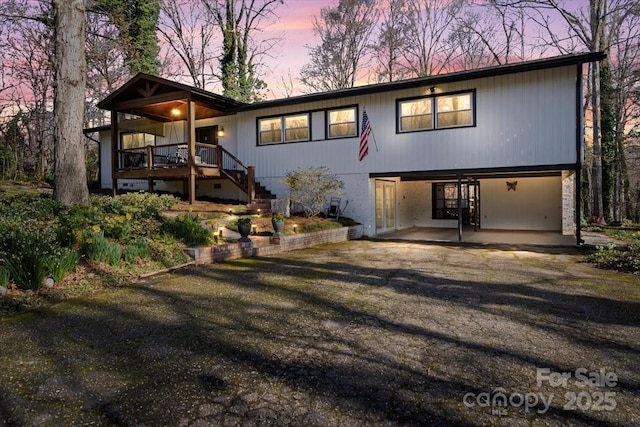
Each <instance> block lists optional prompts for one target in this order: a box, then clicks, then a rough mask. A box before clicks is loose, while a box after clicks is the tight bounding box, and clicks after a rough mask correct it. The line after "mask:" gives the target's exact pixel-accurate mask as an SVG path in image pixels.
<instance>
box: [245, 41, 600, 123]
mask: <svg viewBox="0 0 640 427" xmlns="http://www.w3.org/2000/svg"><path fill="white" fill-rule="evenodd" d="M604 58H606V55H605V54H604V53H602V52H589V53H575V54H568V55H562V56H554V57H551V58H542V59H536V60H533V61H526V62H518V63H513V64H505V65H497V66H492V67H486V68H478V69H475V70H467V71H457V72H453V73H447V74H438V75H434V76H428V77H418V78H414V79H409V80H398V81H395V82H388V83H378V84H372V85H367V86H358V87H353V88H349V89H341V90H334V91H329V92H320V93H313V94H308V95H300V96H293V97H290V98H282V99H275V100H271V101H263V102H256V103H253V104H244V105H242V106H241V107H239V108H238V109H237V110H236V111H249V110H257V109H261V108H269V107H280V106H286V105H294V104H301V103H305V102H314V101H323V100H328V99H336V98H345V97H349V96H358V95H367V94H372V93H381V92H388V91H392V90H402V89H411V88H416V87H424V86H437V85H439V84H444V83H452V82H458V81H462V80H472V79H478V78H484V77H493V76H501V75H506V74H514V73H522V72H527V71H535V70H543V69H546V68H557V67H564V66H567V65H578V64H585V63H589V62H596V61H601V60H602V59H604Z"/></svg>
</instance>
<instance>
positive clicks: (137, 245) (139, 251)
mask: <svg viewBox="0 0 640 427" xmlns="http://www.w3.org/2000/svg"><path fill="white" fill-rule="evenodd" d="M123 256H124V260H125V261H126V262H128V263H131V262H134V261H135V260H136V259H138V258H141V259H146V258H149V257H151V246H150V245H149V242H147V241H146V240H143V239H136V240H134V241H133V243H132V244H130V245H127V246H126V247H125V248H124V253H123Z"/></svg>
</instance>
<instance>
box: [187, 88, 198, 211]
mask: <svg viewBox="0 0 640 427" xmlns="http://www.w3.org/2000/svg"><path fill="white" fill-rule="evenodd" d="M187 128H188V129H189V138H188V140H187V144H188V145H189V204H190V205H192V204H193V203H194V202H195V201H196V164H195V161H196V104H195V102H193V101H191V100H189V102H188V103H187Z"/></svg>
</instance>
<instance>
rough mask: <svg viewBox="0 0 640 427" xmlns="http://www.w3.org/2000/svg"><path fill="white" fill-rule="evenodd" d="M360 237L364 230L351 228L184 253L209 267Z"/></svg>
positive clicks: (231, 244)
mask: <svg viewBox="0 0 640 427" xmlns="http://www.w3.org/2000/svg"><path fill="white" fill-rule="evenodd" d="M363 235H364V226H362V225H355V226H352V227H341V228H332V229H329V230H320V231H313V232H310V233H301V234H292V235H286V236H283V237H271V238H269V239H268V241H266V240H265V239H263V238H253V240H252V241H251V242H246V243H242V242H236V243H227V244H225V245H213V246H200V247H196V248H188V249H186V252H187V254H188V255H189V256H190V257H191V258H193V260H194V261H195V262H196V263H197V264H211V263H214V262H221V261H224V260H227V259H236V258H247V257H251V256H266V255H274V254H278V253H280V252H286V251H293V250H298V249H305V248H310V247H313V246H316V245H322V244H327V243H338V242H345V241H347V240H355V239H360V238H362V236H363Z"/></svg>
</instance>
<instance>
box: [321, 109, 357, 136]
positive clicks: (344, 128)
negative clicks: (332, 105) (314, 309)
mask: <svg viewBox="0 0 640 427" xmlns="http://www.w3.org/2000/svg"><path fill="white" fill-rule="evenodd" d="M357 116H358V113H357V111H356V107H349V108H341V109H338V110H329V111H328V112H327V128H328V132H327V135H328V137H329V138H346V137H352V136H358V126H357V123H356V117H357Z"/></svg>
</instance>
